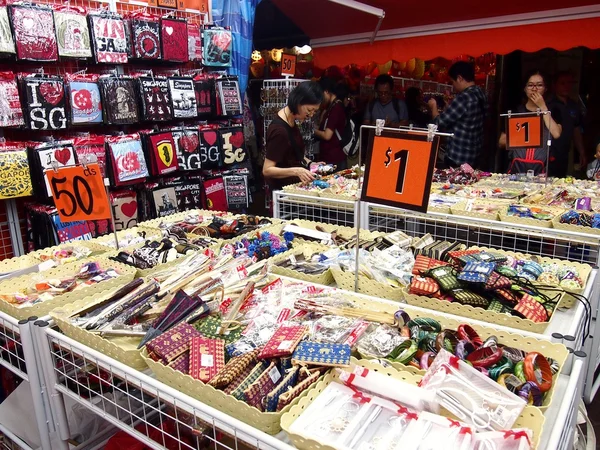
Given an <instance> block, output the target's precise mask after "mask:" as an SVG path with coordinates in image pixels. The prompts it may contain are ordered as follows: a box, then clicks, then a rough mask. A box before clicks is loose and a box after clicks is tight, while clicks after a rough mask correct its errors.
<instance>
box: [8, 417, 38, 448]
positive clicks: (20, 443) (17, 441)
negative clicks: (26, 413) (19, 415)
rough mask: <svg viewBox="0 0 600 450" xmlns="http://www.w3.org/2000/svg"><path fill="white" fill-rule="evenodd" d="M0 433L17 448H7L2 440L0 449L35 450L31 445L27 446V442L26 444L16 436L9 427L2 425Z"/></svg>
mask: <svg viewBox="0 0 600 450" xmlns="http://www.w3.org/2000/svg"><path fill="white" fill-rule="evenodd" d="M0 433H2V434H3V435H4V437H5V438H7V439H8V440H10V443H11V444H12V445H15V446H16V447H5V446H4V442H2V440H0V449H5V448H6V449H10V450H12V449H13V448H14V449H22V450H35V449H34V448H33V447H31V446H30V445H29V444H27V442H25V441H24V440H23V439H21V438H20V437H19V436H17V435H16V434H14V433H13V432H12V431H10V430H9V429H8V428H7V427H5V426H4V425H2V424H1V423H0Z"/></svg>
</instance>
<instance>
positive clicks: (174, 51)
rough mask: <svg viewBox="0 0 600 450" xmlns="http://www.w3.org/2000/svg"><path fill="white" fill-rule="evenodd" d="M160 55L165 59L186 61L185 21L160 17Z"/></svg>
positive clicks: (186, 38)
mask: <svg viewBox="0 0 600 450" xmlns="http://www.w3.org/2000/svg"><path fill="white" fill-rule="evenodd" d="M160 32H161V42H162V57H163V59H164V60H165V61H173V62H188V61H189V53H188V34H187V33H188V30H187V21H186V20H181V19H172V18H166V17H163V18H162V19H160Z"/></svg>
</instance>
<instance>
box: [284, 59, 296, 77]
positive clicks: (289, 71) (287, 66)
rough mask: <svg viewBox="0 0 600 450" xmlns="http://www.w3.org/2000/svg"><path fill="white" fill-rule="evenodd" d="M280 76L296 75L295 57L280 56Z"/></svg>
mask: <svg viewBox="0 0 600 450" xmlns="http://www.w3.org/2000/svg"><path fill="white" fill-rule="evenodd" d="M281 75H290V76H292V77H293V76H294V75H296V55H288V54H286V53H284V54H282V55H281Z"/></svg>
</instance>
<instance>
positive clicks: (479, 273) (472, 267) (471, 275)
mask: <svg viewBox="0 0 600 450" xmlns="http://www.w3.org/2000/svg"><path fill="white" fill-rule="evenodd" d="M495 267H496V264H494V263H485V262H469V263H467V264H466V265H465V267H464V268H463V269H462V270H461V272H460V273H459V274H458V276H457V278H458V279H459V280H461V281H467V282H469V283H487V281H488V279H489V277H490V275H491V273H492V272H493V271H494V268H495Z"/></svg>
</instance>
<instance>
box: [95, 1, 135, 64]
mask: <svg viewBox="0 0 600 450" xmlns="http://www.w3.org/2000/svg"><path fill="white" fill-rule="evenodd" d="M88 19H89V21H90V30H91V31H92V44H93V49H94V60H95V61H96V62H97V63H106V64H126V63H127V33H126V31H125V23H124V21H123V18H122V17H121V16H120V15H118V14H113V13H102V14H89V15H88Z"/></svg>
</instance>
